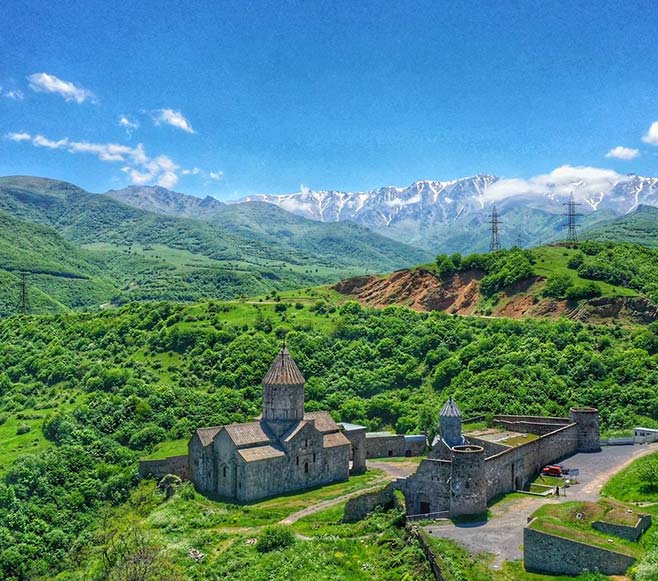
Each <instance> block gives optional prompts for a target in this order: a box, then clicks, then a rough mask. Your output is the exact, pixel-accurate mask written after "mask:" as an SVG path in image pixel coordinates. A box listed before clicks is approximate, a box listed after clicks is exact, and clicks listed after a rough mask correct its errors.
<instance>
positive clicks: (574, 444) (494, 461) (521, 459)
mask: <svg viewBox="0 0 658 581" xmlns="http://www.w3.org/2000/svg"><path fill="white" fill-rule="evenodd" d="M577 448H578V430H577V426H576V425H575V424H572V425H568V426H563V427H561V428H560V429H558V430H556V431H555V432H553V433H551V434H546V435H543V436H540V437H539V438H537V439H536V440H533V441H531V442H528V443H526V444H523V445H521V446H517V447H516V448H510V449H508V450H506V451H504V452H501V453H499V454H496V455H494V456H490V457H489V458H487V459H486V460H485V463H484V464H485V473H486V480H487V500H491V499H492V498H495V497H496V496H499V495H501V494H505V493H507V492H510V491H512V490H517V489H520V488H523V487H524V486H525V485H526V484H527V483H528V482H529V481H530V480H531V479H532V478H533V477H534V476H535V475H536V474H537V473H538V472H539V471H540V470H541V468H542V467H543V466H545V465H546V464H551V463H553V462H556V461H557V460H559V459H560V458H563V457H564V456H569V455H571V454H573V453H574V452H575V451H576V450H577Z"/></svg>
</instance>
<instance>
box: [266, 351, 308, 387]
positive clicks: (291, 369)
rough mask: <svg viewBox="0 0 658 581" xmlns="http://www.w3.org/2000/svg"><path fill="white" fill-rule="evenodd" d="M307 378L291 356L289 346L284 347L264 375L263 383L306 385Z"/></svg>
mask: <svg viewBox="0 0 658 581" xmlns="http://www.w3.org/2000/svg"><path fill="white" fill-rule="evenodd" d="M305 383H306V380H305V379H304V376H303V375H302V373H301V371H299V368H298V367H297V364H296V363H295V361H294V359H293V358H292V357H291V356H290V353H289V352H288V349H287V347H283V349H281V351H279V354H278V355H277V356H276V359H275V360H274V361H273V362H272V365H270V369H269V371H268V372H267V373H266V374H265V377H263V385H304V384H305Z"/></svg>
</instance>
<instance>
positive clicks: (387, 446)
mask: <svg viewBox="0 0 658 581" xmlns="http://www.w3.org/2000/svg"><path fill="white" fill-rule="evenodd" d="M424 451H425V443H424V442H416V441H409V440H407V439H405V437H404V436H403V435H402V434H390V435H381V436H374V437H373V436H367V435H366V458H387V457H394V456H422V454H423V452H424Z"/></svg>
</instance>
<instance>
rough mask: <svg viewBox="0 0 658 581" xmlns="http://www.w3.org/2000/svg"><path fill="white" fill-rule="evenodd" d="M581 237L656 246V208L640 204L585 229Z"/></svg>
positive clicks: (657, 226) (657, 228)
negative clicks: (629, 211) (628, 211)
mask: <svg viewBox="0 0 658 581" xmlns="http://www.w3.org/2000/svg"><path fill="white" fill-rule="evenodd" d="M581 238H583V239H592V240H606V241H619V240H624V241H626V242H633V243H635V244H643V245H644V246H649V247H650V248H658V208H654V207H651V206H640V207H639V208H638V209H637V210H635V211H634V212H631V213H630V214H627V215H625V216H621V217H618V218H612V219H610V220H606V221H604V222H601V223H599V224H596V225H594V226H591V227H589V228H587V229H585V230H584V231H583V233H582V235H581Z"/></svg>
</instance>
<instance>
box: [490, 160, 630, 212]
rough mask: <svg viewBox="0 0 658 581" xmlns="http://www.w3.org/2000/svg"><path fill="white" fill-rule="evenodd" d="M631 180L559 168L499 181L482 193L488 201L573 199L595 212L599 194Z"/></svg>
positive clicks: (603, 172) (596, 170) (613, 173)
mask: <svg viewBox="0 0 658 581" xmlns="http://www.w3.org/2000/svg"><path fill="white" fill-rule="evenodd" d="M629 179H631V178H630V177H628V176H624V175H621V174H619V173H617V172H616V171H613V170H611V169H605V168H598V167H588V166H572V165H563V166H561V167H558V168H556V169H554V170H553V171H552V172H550V173H547V174H541V175H537V176H535V177H532V178H530V179H528V180H524V179H505V178H502V179H500V180H498V181H496V182H494V183H493V184H491V185H490V186H489V187H488V188H487V189H486V191H485V193H484V198H485V199H487V200H490V201H495V200H500V199H503V198H507V197H511V196H518V195H525V196H545V195H549V194H551V195H553V194H556V195H558V196H567V195H569V194H571V193H573V195H574V197H575V198H577V199H579V200H582V201H585V202H587V203H588V204H589V205H590V206H592V207H593V208H596V206H597V205H598V203H599V202H600V194H601V192H604V191H608V190H609V189H610V188H612V187H613V186H614V185H615V184H618V183H622V182H626V181H628V180H629Z"/></svg>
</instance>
